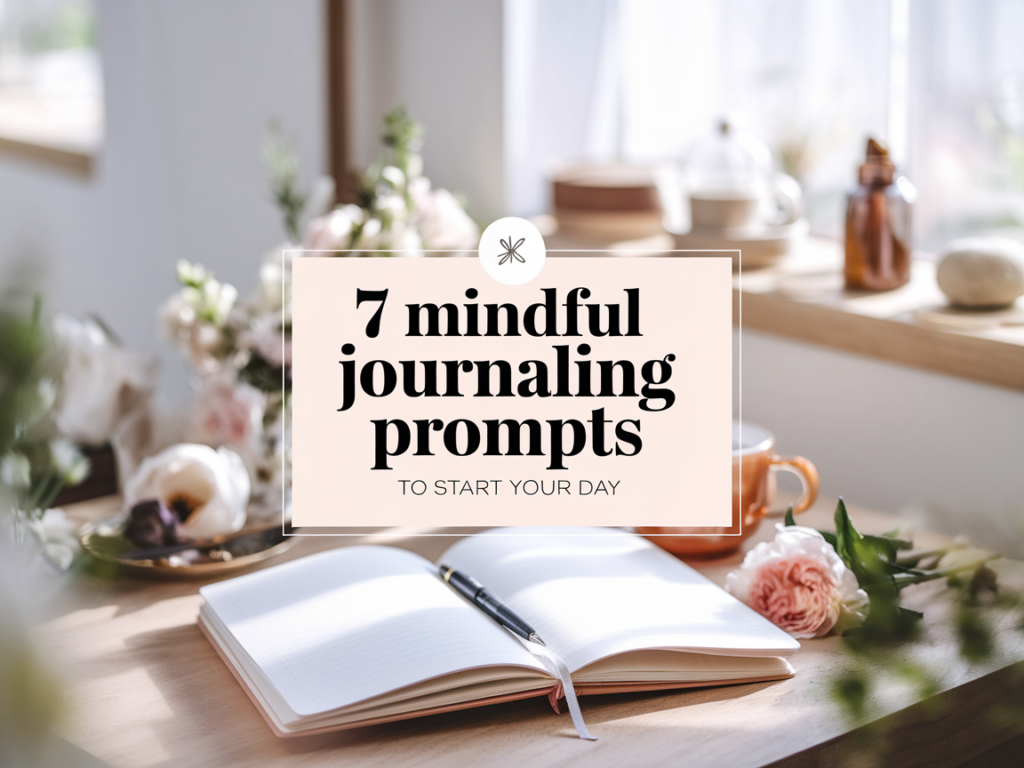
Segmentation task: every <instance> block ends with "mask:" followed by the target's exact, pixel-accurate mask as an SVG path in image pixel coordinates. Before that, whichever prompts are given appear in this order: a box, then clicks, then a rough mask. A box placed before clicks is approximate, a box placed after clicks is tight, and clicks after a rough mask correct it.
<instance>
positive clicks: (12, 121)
mask: <svg viewBox="0 0 1024 768" xmlns="http://www.w3.org/2000/svg"><path fill="white" fill-rule="evenodd" d="M102 139H103V107H102V104H100V103H98V102H95V103H93V102H89V103H81V104H72V105H69V106H67V107H66V108H57V107H54V106H52V105H47V104H45V103H40V102H39V101H38V100H36V99H35V98H34V97H30V96H26V95H25V94H19V93H10V92H8V91H0V153H2V154H3V155H5V156H8V157H14V158H17V159H19V160H24V161H27V162H31V163H39V164H42V165H46V166H49V167H51V168H54V169H56V170H60V171H64V172H67V173H71V174H73V175H76V176H83V177H88V176H89V175H90V174H91V173H92V171H93V165H94V159H95V157H96V155H97V154H98V152H99V149H100V145H101V144H102Z"/></svg>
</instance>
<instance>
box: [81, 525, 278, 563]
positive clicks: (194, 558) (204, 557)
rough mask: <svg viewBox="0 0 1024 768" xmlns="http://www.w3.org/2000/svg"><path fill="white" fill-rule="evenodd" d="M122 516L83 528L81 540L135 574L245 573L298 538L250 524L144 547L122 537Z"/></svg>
mask: <svg viewBox="0 0 1024 768" xmlns="http://www.w3.org/2000/svg"><path fill="white" fill-rule="evenodd" d="M125 519H126V516H125V515H124V514H123V513H120V514H117V515H114V516H112V517H108V518H105V519H104V520H101V521H99V522H97V523H89V524H87V525H85V526H83V527H82V529H81V530H80V531H79V533H78V539H79V541H80V542H81V544H82V549H83V550H84V551H85V552H88V553H89V554H90V555H92V556H93V557H95V558H97V559H99V560H102V561H104V562H107V563H114V564H116V565H118V566H119V567H120V568H122V569H123V570H124V572H125V573H128V574H132V575H149V576H165V577H171V578H208V577H211V576H221V575H223V574H227V573H232V572H234V571H241V570H244V569H246V568H249V567H251V566H253V565H255V564H256V563H259V562H262V561H264V560H266V559H267V558H270V557H274V556H275V555H279V554H281V553H282V552H284V551H285V550H287V549H288V548H289V547H291V546H292V544H294V543H295V539H294V538H293V537H291V536H285V535H284V533H283V532H282V531H281V523H280V522H274V523H272V524H270V525H268V524H266V523H262V524H260V525H253V526H246V527H245V528H242V530H240V531H238V532H236V533H232V534H229V535H226V536H218V537H216V538H212V539H205V540H197V541H193V542H189V544H188V545H185V544H182V545H177V546H174V547H158V548H156V549H150V550H145V549H139V548H138V547H136V546H135V545H134V544H132V543H130V542H128V541H126V540H125V539H124V538H123V536H122V535H121V531H122V530H123V529H124V523H125Z"/></svg>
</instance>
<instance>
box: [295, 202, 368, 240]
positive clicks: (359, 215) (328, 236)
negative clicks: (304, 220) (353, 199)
mask: <svg viewBox="0 0 1024 768" xmlns="http://www.w3.org/2000/svg"><path fill="white" fill-rule="evenodd" d="M365 220H366V212H365V211H363V209H362V208H360V207H359V206H358V205H342V206H339V207H338V208H335V209H334V210H333V211H331V212H330V213H328V214H327V215H326V216H321V217H319V218H316V219H313V220H312V221H311V222H309V227H308V228H307V231H306V237H305V240H304V241H303V247H305V248H308V249H311V250H323V251H344V250H347V249H348V248H349V247H350V246H351V245H352V243H351V240H352V231H353V229H354V228H355V227H356V226H357V225H359V224H362V223H363V222H364V221H365Z"/></svg>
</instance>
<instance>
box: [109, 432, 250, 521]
mask: <svg viewBox="0 0 1024 768" xmlns="http://www.w3.org/2000/svg"><path fill="white" fill-rule="evenodd" d="M249 491H250V482H249V473H248V472H247V471H246V469H245V465H244V464H243V462H242V458H241V457H240V456H239V455H238V454H237V453H235V452H234V451H231V450H228V449H227V448H220V449H219V450H214V449H213V448H210V447H209V446H207V445H194V444H189V443H183V444H180V445H172V446H171V447H170V448H168V449H166V450H164V451H162V452H161V453H158V454H157V455H156V456H151V457H149V458H148V459H145V460H144V461H143V462H142V464H140V465H139V468H138V469H137V470H135V472H134V474H132V476H131V477H130V478H128V481H127V482H126V483H125V486H124V496H125V503H126V505H127V506H128V507H131V506H132V505H134V504H135V503H137V502H139V501H143V500H145V499H161V500H162V501H163V502H164V503H165V504H166V505H167V506H168V507H169V508H170V509H172V510H174V511H175V512H177V513H178V515H179V516H180V517H182V518H183V523H182V531H183V532H184V533H185V535H187V536H188V537H190V538H193V539H206V538H210V537H213V536H219V535H222V534H225V533H233V532H234V531H237V530H238V529H239V528H241V527H242V526H243V525H244V524H245V516H246V507H247V506H248V504H249Z"/></svg>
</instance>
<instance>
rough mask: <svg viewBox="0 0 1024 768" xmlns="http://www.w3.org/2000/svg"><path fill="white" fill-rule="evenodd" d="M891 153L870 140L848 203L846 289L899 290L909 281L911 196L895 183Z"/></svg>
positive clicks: (911, 192)
mask: <svg viewBox="0 0 1024 768" xmlns="http://www.w3.org/2000/svg"><path fill="white" fill-rule="evenodd" d="M895 177H896V167H895V166H894V165H893V163H892V160H891V159H890V158H889V153H888V152H887V151H886V149H885V148H884V147H882V146H881V145H880V144H879V143H878V142H877V141H875V140H874V139H868V149H867V157H866V158H865V161H864V165H862V166H861V167H860V185H859V186H858V187H857V189H856V190H854V191H853V192H851V193H850V195H849V198H848V199H847V204H846V270H845V272H846V287H847V288H858V289H861V290H869V291H887V290H890V289H892V288H899V287H900V286H901V285H904V284H905V283H906V282H907V281H908V280H910V211H911V207H912V204H913V200H914V197H915V192H914V189H913V186H911V184H910V182H909V181H907V180H906V179H905V178H901V179H896V180H895V181H894V179H895Z"/></svg>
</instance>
